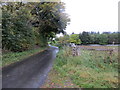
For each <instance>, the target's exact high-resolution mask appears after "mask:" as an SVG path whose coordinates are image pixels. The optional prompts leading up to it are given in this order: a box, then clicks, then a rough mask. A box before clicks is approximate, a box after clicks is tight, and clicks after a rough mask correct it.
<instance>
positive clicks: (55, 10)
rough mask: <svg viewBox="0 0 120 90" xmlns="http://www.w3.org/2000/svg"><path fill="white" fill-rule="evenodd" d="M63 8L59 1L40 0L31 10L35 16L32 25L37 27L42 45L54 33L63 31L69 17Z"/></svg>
mask: <svg viewBox="0 0 120 90" xmlns="http://www.w3.org/2000/svg"><path fill="white" fill-rule="evenodd" d="M64 10H65V8H64V4H63V3H60V2H41V3H39V4H38V5H37V6H36V7H35V8H34V9H33V10H32V12H31V13H32V14H33V15H35V17H36V20H35V21H34V23H33V25H34V26H35V27H37V28H39V34H40V37H41V40H43V42H44V45H46V44H47V41H48V40H49V39H50V38H54V36H55V35H56V34H59V33H63V34H64V33H65V31H64V30H65V28H66V26H67V23H68V22H69V18H68V15H67V14H66V13H65V12H64Z"/></svg>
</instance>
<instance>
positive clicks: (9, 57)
mask: <svg viewBox="0 0 120 90" xmlns="http://www.w3.org/2000/svg"><path fill="white" fill-rule="evenodd" d="M44 49H45V47H44V48H38V49H33V50H28V51H23V52H8V53H5V54H3V55H2V67H4V66H7V65H9V64H12V63H15V62H18V61H21V60H23V59H24V58H27V57H29V56H31V55H33V54H36V53H38V52H40V51H42V50H44Z"/></svg>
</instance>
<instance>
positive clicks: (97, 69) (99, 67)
mask: <svg viewBox="0 0 120 90" xmlns="http://www.w3.org/2000/svg"><path fill="white" fill-rule="evenodd" d="M106 48H108V47H107V46H106ZM67 50H68V49H64V50H63V49H62V50H60V51H59V53H58V55H57V58H56V61H55V64H54V68H53V70H54V71H56V72H57V76H56V74H54V72H53V71H51V72H50V73H53V75H52V76H50V77H49V78H51V77H54V79H53V80H52V82H53V83H56V80H58V78H63V79H64V78H66V77H68V78H69V79H70V80H71V81H72V83H74V84H75V85H76V86H78V87H80V88H118V52H114V53H113V54H112V56H109V53H108V52H107V51H91V50H81V51H80V52H81V55H80V56H75V57H73V56H71V55H70V54H66V52H67ZM67 53H68V52H67ZM111 60H112V62H110V61H111ZM55 77H56V79H55ZM63 87H64V84H63ZM67 87H69V86H67ZM76 88H77V87H76Z"/></svg>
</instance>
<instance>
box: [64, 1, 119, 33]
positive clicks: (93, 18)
mask: <svg viewBox="0 0 120 90" xmlns="http://www.w3.org/2000/svg"><path fill="white" fill-rule="evenodd" d="M119 1H120V0H62V2H65V3H66V13H68V15H69V17H70V19H71V22H70V25H68V26H67V28H66V32H67V33H68V34H71V33H72V32H74V33H76V34H79V33H80V32H83V31H95V32H98V31H99V32H106V31H109V32H114V31H118V2H119Z"/></svg>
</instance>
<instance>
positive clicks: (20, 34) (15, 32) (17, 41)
mask: <svg viewBox="0 0 120 90" xmlns="http://www.w3.org/2000/svg"><path fill="white" fill-rule="evenodd" d="M12 6H14V8H13V7H12ZM18 6H20V7H18ZM23 6H24V4H22V3H8V6H6V5H5V6H3V8H2V12H3V13H2V15H3V17H2V22H3V23H2V46H3V48H5V49H8V50H11V51H24V50H28V49H30V48H32V46H33V45H34V33H33V29H32V27H30V26H29V24H28V20H29V19H30V13H29V12H28V10H27V9H26V8H25V7H23ZM15 8H17V9H15ZM14 9H15V10H14Z"/></svg>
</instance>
